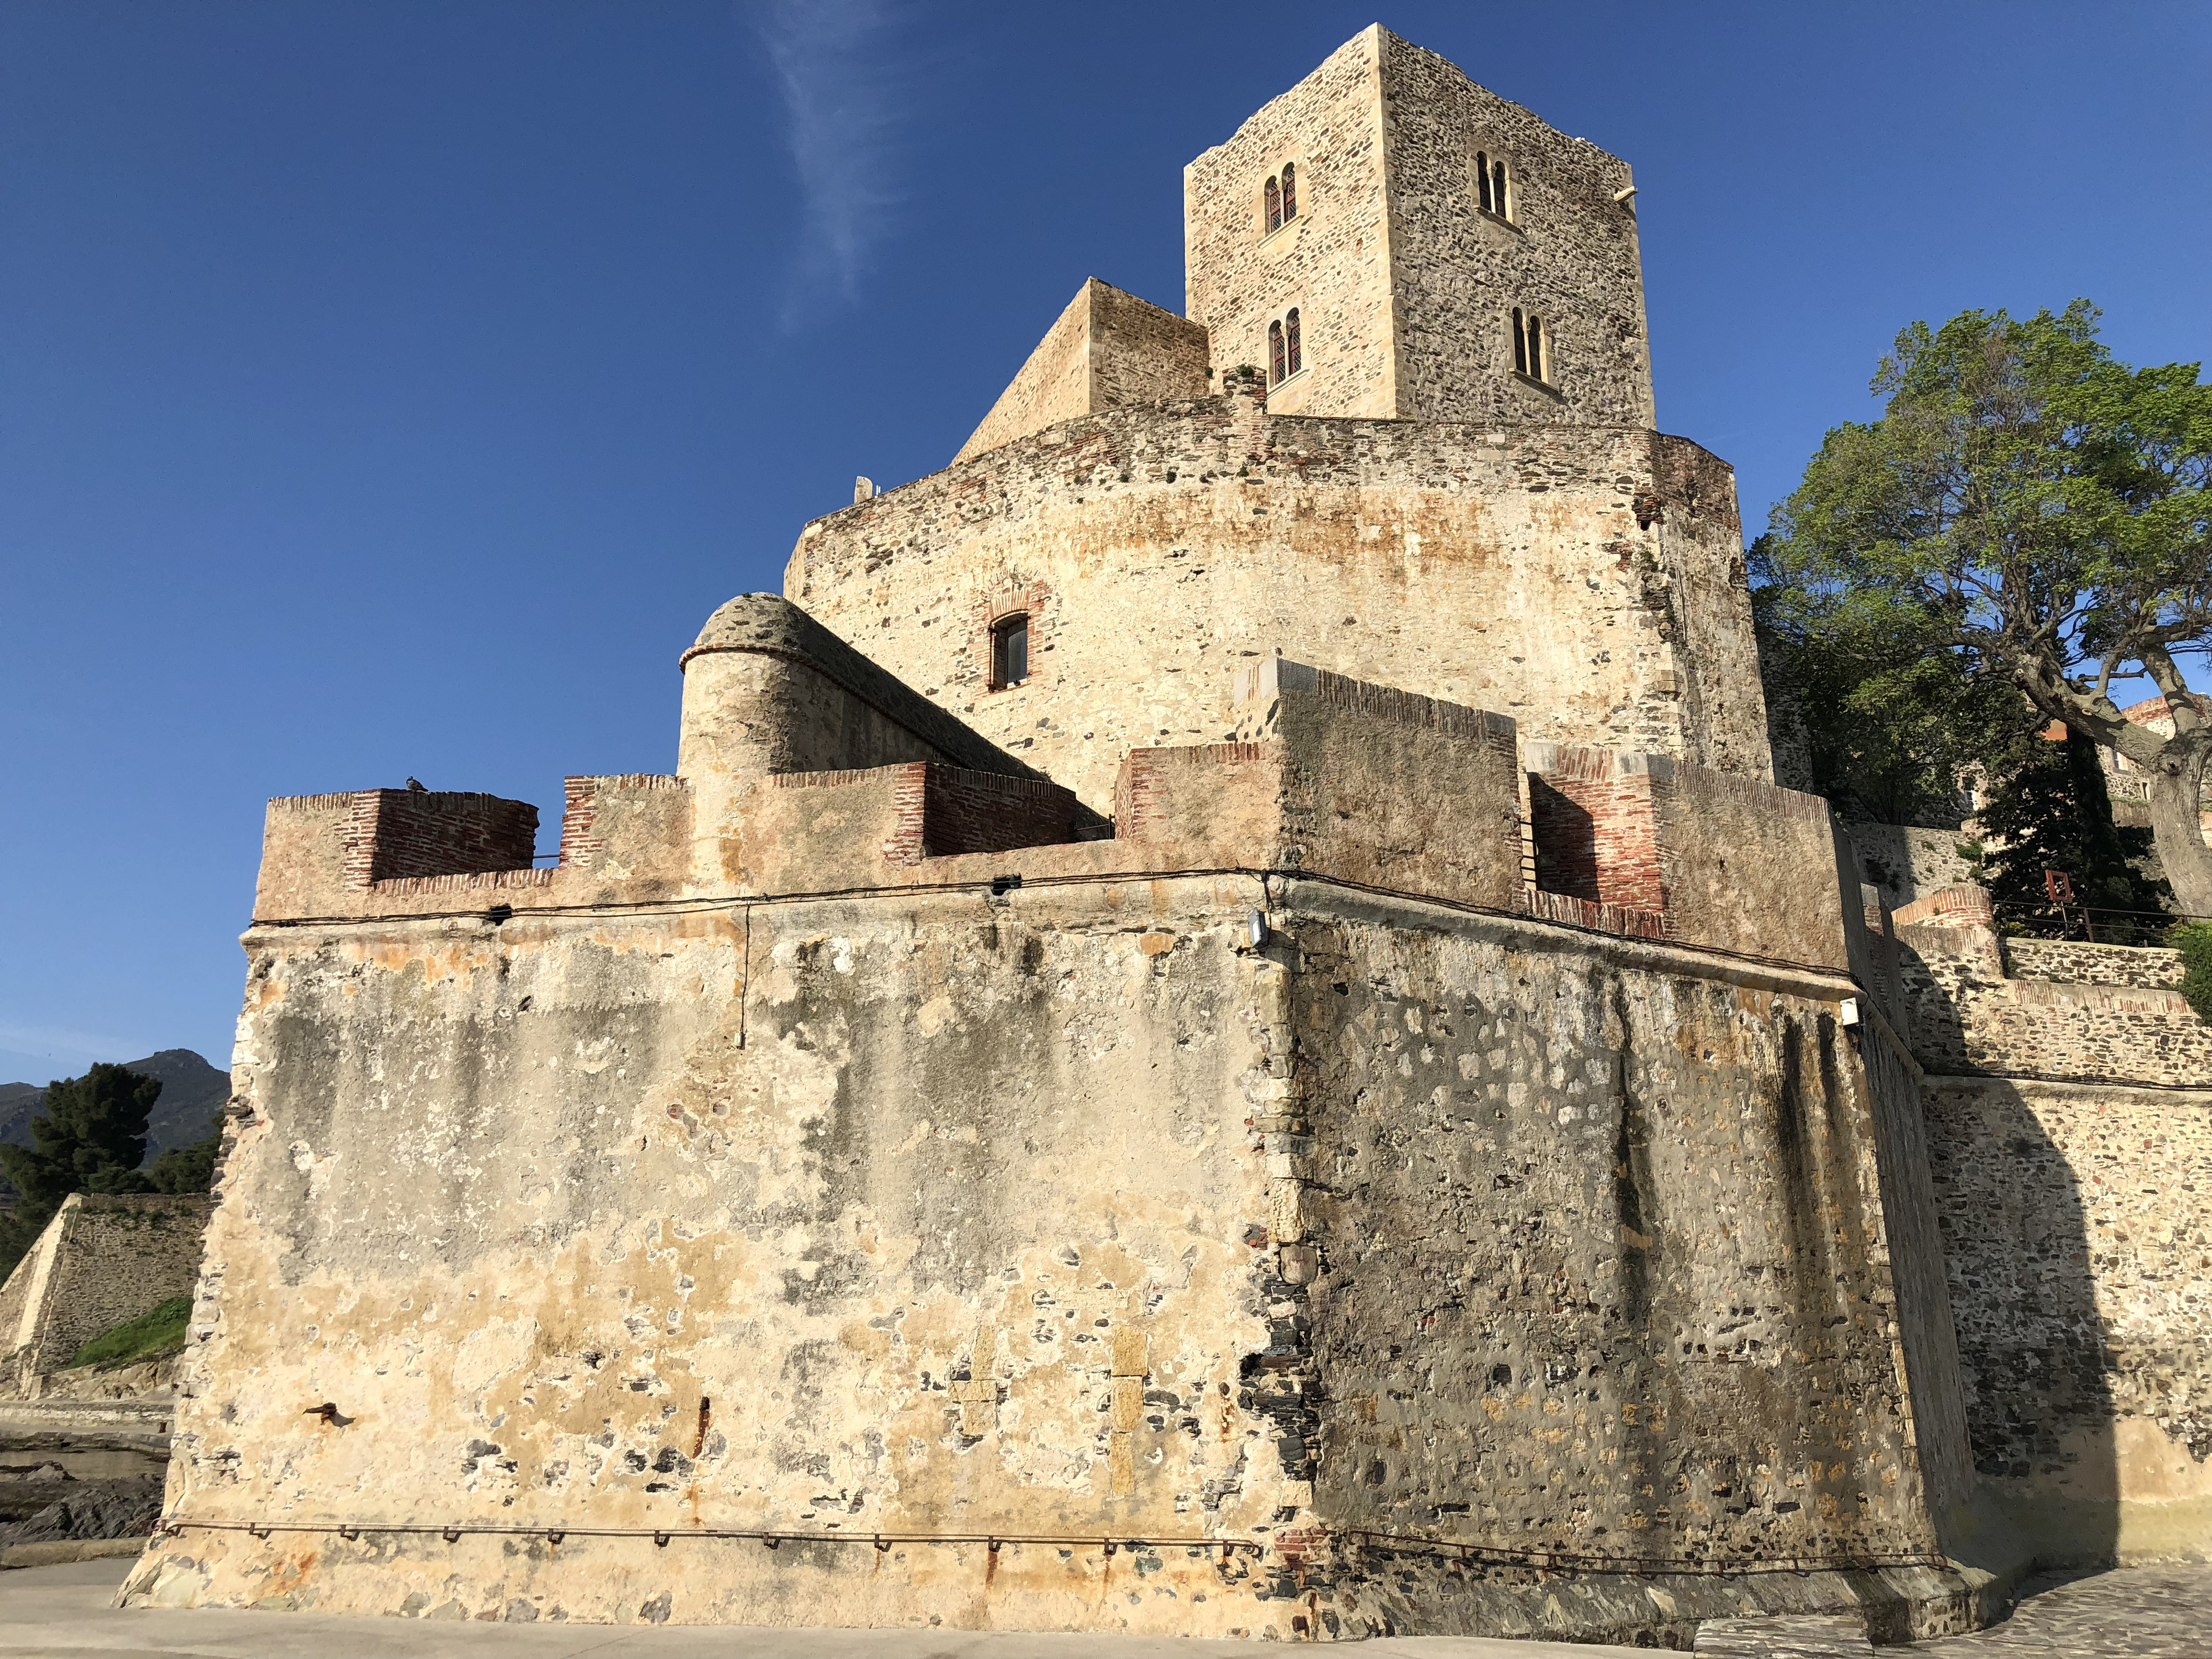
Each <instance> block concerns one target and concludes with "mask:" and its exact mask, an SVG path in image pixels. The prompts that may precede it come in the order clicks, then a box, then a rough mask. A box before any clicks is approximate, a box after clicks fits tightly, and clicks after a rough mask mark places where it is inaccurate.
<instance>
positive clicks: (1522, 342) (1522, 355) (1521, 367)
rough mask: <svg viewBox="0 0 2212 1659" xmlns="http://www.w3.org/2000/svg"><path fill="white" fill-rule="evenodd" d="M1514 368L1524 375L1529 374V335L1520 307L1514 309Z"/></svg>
mask: <svg viewBox="0 0 2212 1659" xmlns="http://www.w3.org/2000/svg"><path fill="white" fill-rule="evenodd" d="M1513 367H1514V368H1515V369H1516V371H1518V372H1519V373H1521V374H1527V373H1528V329H1527V327H1526V325H1524V324H1523V323H1522V320H1521V307H1519V306H1516V307H1513Z"/></svg>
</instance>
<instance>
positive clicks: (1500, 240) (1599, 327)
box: [1316, 30, 1654, 426]
mask: <svg viewBox="0 0 2212 1659" xmlns="http://www.w3.org/2000/svg"><path fill="white" fill-rule="evenodd" d="M1381 46H1382V54H1383V72H1382V82H1383V99H1384V108H1385V110H1386V112H1387V113H1386V118H1385V123H1384V129H1383V130H1384V132H1385V134H1386V137H1385V140H1384V154H1385V157H1386V167H1387V173H1388V178H1389V198H1390V243H1389V246H1390V255H1391V265H1392V270H1393V275H1394V277H1395V297H1396V301H1397V303H1396V307H1395V320H1396V324H1397V327H1398V328H1399V330H1400V331H1401V336H1400V342H1399V348H1398V362H1399V371H1398V413H1399V414H1400V415H1401V416H1407V417H1411V418H1413V419H1419V420H1428V421H1499V422H1519V421H1563V420H1564V421H1592V422H1598V423H1601V424H1604V425H1614V426H1650V425H1652V424H1654V417H1653V414H1652V401H1651V355H1650V341H1649V337H1648V336H1647V333H1646V331H1645V326H1644V270H1643V259H1642V254H1641V252H1640V250H1639V248H1638V240H1637V224H1636V208H1635V206H1634V203H1633V198H1630V199H1629V200H1626V201H1616V200H1614V199H1613V198H1614V197H1615V196H1616V194H1617V193H1619V192H1620V191H1624V190H1627V189H1628V188H1630V186H1631V185H1632V184H1633V183H1634V175H1633V173H1631V171H1630V170H1629V167H1628V164H1627V163H1626V162H1625V161H1621V160H1620V158H1619V157H1617V156H1613V155H1607V153H1606V152H1605V151H1603V150H1601V149H1599V148H1598V147H1597V146H1596V145H1595V144H1593V143H1590V142H1589V140H1587V139H1583V138H1571V137H1568V136H1567V135H1566V134H1565V133H1563V132H1560V131H1558V130H1557V129H1556V128H1554V127H1552V126H1550V125H1547V123H1545V122H1544V121H1542V120H1541V119H1540V118H1538V117H1537V116H1536V115H1535V114H1534V112H1531V111H1529V110H1528V109H1526V108H1524V107H1522V106H1521V105H1519V104H1516V103H1513V102H1510V100H1506V99H1504V98H1500V97H1499V96H1498V95H1497V94H1495V93H1492V92H1490V91H1487V90H1486V89H1485V88H1482V87H1479V86H1477V85H1476V84H1475V83H1474V82H1473V81H1471V80H1469V79H1468V77H1467V76H1466V75H1465V74H1463V73H1462V71H1461V70H1459V69H1458V68H1457V67H1456V66H1455V65H1454V64H1451V63H1450V62H1449V61H1448V60H1446V59H1445V58H1442V57H1439V56H1438V55H1437V53H1435V52H1429V51H1426V50H1425V49H1423V48H1422V47H1419V46H1412V45H1409V44H1408V43H1407V42H1406V41H1404V40H1400V39H1399V38H1398V37H1397V36H1396V35H1394V34H1392V33H1389V31H1387V30H1385V31H1383V34H1382V37H1381ZM1477 153H1480V154H1482V155H1486V156H1489V157H1491V158H1493V159H1498V158H1502V159H1503V160H1504V161H1505V163H1506V165H1507V167H1508V170H1509V173H1510V182H1509V186H1508V197H1509V207H1510V216H1509V217H1501V216H1498V215H1497V214H1495V213H1485V212H1483V211H1482V210H1481V207H1480V194H1479V192H1478V191H1477V190H1476V188H1475V185H1474V173H1473V164H1474V157H1475V155H1477ZM1516 307H1518V308H1519V309H1520V310H1521V311H1522V313H1523V314H1524V316H1528V315H1533V316H1537V317H1541V319H1542V320H1543V328H1544V333H1545V335H1546V336H1547V347H1546V350H1545V356H1546V358H1547V362H1546V364H1545V374H1544V384H1543V385H1541V386H1538V385H1532V384H1531V383H1530V381H1529V380H1528V378H1527V377H1525V376H1522V375H1517V374H1516V373H1515V372H1514V357H1513V337H1512V325H1511V313H1512V312H1513V310H1514V309H1515V308H1516ZM1316 412H1319V411H1316Z"/></svg>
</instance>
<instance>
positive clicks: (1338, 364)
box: [1183, 27, 1408, 417]
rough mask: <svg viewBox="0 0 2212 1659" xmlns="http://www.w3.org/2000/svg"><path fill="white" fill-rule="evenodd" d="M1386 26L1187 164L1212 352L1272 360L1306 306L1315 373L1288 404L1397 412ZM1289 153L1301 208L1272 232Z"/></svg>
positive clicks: (1202, 317)
mask: <svg viewBox="0 0 2212 1659" xmlns="http://www.w3.org/2000/svg"><path fill="white" fill-rule="evenodd" d="M1383 38H1384V37H1383V31H1382V30H1380V29H1379V28H1372V27H1370V28H1367V29H1364V30H1362V31H1361V32H1360V33H1358V34H1357V35H1355V36H1354V37H1353V38H1352V40H1348V41H1346V43H1345V44H1344V45H1343V46H1340V47H1339V48H1338V49H1337V50H1336V51H1335V52H1331V53H1330V54H1329V56H1328V59H1327V61H1325V62H1324V63H1323V64H1322V65H1321V67H1320V68H1319V69H1317V70H1315V71H1314V72H1313V73H1312V74H1311V75H1309V76H1306V78H1305V79H1304V80H1303V81H1301V82H1298V84H1297V86H1295V87H1293V88H1291V90H1290V91H1288V92H1286V93H1284V94H1282V95H1281V96H1280V97H1279V98H1275V99H1273V100H1270V101H1269V102H1268V103H1267V105H1265V106H1263V107H1262V108H1261V110H1260V111H1259V112H1257V113H1256V114H1255V115H1253V116H1252V117H1251V118H1250V119H1249V120H1247V121H1246V122H1245V123H1244V124H1243V125H1242V126H1240V127H1238V128H1237V131H1236V133H1235V134H1234V135H1233V136H1232V137H1230V138H1229V139H1228V140H1227V141H1226V142H1225V143H1221V144H1218V145H1216V146H1215V147H1214V148H1212V149H1209V150H1207V151H1206V153H1205V154H1204V155H1200V157H1199V158H1198V159H1197V160H1196V161H1193V162H1192V163H1191V164H1190V165H1189V166H1188V167H1185V168H1184V169H1183V238H1184V247H1183V270H1184V289H1185V292H1184V303H1183V314H1184V315H1185V316H1186V317H1188V318H1189V319H1191V320H1192V321H1193V322H1195V323H1199V324H1201V325H1204V326H1205V327H1206V331H1207V332H1208V334H1209V336H1210V337H1211V339H1212V362H1213V366H1214V368H1216V369H1217V370H1220V371H1227V370H1230V369H1233V368H1237V367H1238V366H1240V365H1243V364H1248V363H1249V364H1251V365H1253V366H1255V367H1257V368H1265V366H1266V364H1267V325H1268V323H1269V321H1270V320H1272V319H1275V318H1277V317H1279V316H1280V315H1281V314H1282V313H1284V312H1285V311H1286V310H1288V309H1289V308H1290V307H1292V306H1296V307H1298V310H1299V319H1300V331H1301V333H1302V335H1303V337H1304V358H1305V362H1307V364H1308V365H1309V367H1308V368H1307V369H1306V371H1305V373H1304V374H1302V375H1300V376H1297V377H1296V378H1294V379H1292V380H1287V381H1285V383H1284V384H1283V385H1282V386H1280V387H1279V388H1277V391H1276V392H1275V407H1276V410H1277V411H1278V412H1279V413H1284V414H1298V413H1305V414H1314V415H1334V416H1386V417H1387V416H1397V415H1401V414H1403V413H1407V412H1408V411H1407V410H1405V409H1404V407H1403V397H1402V393H1401V391H1400V388H1399V376H1400V374H1401V364H1400V362H1399V354H1398V352H1397V351H1396V350H1395V347H1394V337H1395V332H1396V331H1395V326H1394V324H1393V319H1392V306H1393V303H1394V301H1393V296H1392V294H1391V292H1390V279H1389V270H1390V238H1391V234H1392V231H1391V224H1390V215H1389V208H1388V206H1387V204H1386V200H1385V196H1384V188H1383V179H1384V173H1383V167H1384V163H1383V142H1384V141H1383V95H1382V84H1381V79H1380V76H1381V62H1380V56H1381V52H1382V41H1383ZM1285 161H1287V162H1290V163H1291V165H1292V166H1293V167H1295V168H1296V169H1297V196H1298V213H1297V217H1296V218H1294V219H1291V221H1289V222H1286V223H1285V225H1284V226H1283V227H1282V228H1281V229H1279V230H1278V231H1276V232H1275V233H1273V234H1272V235H1270V234H1267V218H1266V213H1265V207H1264V204H1263V201H1262V195H1261V192H1262V190H1263V188H1264V186H1265V185H1266V182H1267V178H1268V176H1269V175H1270V174H1273V173H1279V172H1280V170H1281V168H1282V166H1283V164H1284V163H1285Z"/></svg>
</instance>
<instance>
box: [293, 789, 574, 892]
mask: <svg viewBox="0 0 2212 1659" xmlns="http://www.w3.org/2000/svg"><path fill="white" fill-rule="evenodd" d="M307 799H327V798H325V797H308V798H307ZM347 799H348V801H349V811H348V815H347V818H346V823H345V826H344V828H343V831H342V833H343V836H344V842H345V856H344V870H345V884H346V885H347V886H348V887H349V888H353V889H356V890H360V889H363V888H368V887H370V886H373V885H374V884H376V883H378V882H380V881H387V880H392V879H404V878H422V877H435V876H461V875H477V874H484V873H488V872H493V871H498V872H511V871H512V872H522V871H527V870H529V868H530V861H531V858H532V854H533V852H534V851H535V849H536V847H537V842H538V809H537V808H536V807H535V806H533V805H531V804H530V803H529V802H528V801H522V800H504V799H501V798H500V797H499V796H497V795H481V794H474V793H462V792H459V791H441V790H423V789H362V790H359V791H357V792H356V793H354V794H353V795H351V796H350V797H349V798H347ZM288 804H289V803H288Z"/></svg>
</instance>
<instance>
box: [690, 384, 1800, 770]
mask: <svg viewBox="0 0 2212 1659" xmlns="http://www.w3.org/2000/svg"><path fill="white" fill-rule="evenodd" d="M1742 553H1743V550H1742V545H1741V539H1740V531H1739V528H1738V525H1737V520H1736V511H1735V492H1734V484H1733V480H1732V477H1731V475H1730V474H1729V471H1728V469H1727V467H1726V466H1725V465H1723V464H1722V463H1720V462H1717V461H1716V460H1714V459H1712V458H1711V456H1708V455H1706V454H1705V452H1703V451H1702V450H1699V449H1698V448H1697V447H1696V446H1695V445H1692V444H1687V443H1684V442H1682V441H1680V440H1677V439H1671V438H1665V437H1662V436H1659V435H1656V434H1653V433H1650V432H1648V431H1638V430H1635V429H1632V428H1606V427H1589V426H1582V427H1568V426H1549V427H1520V428H1480V427H1465V426H1447V425H1437V424H1431V423H1427V422H1402V421H1352V420H1320V419H1311V418H1284V417H1279V416H1267V414H1265V413H1264V412H1263V411H1262V410H1261V408H1259V407H1258V406H1256V405H1255V404H1254V403H1253V402H1252V401H1251V399H1250V398H1249V397H1247V396H1245V395H1243V394H1242V393H1232V394H1231V395H1230V396H1227V397H1225V398H1218V399H1206V400H1202V401H1199V402H1193V403H1187V404H1168V405H1164V406H1163V407H1160V408H1157V409H1146V410H1113V411H1109V412H1108V413H1105V414H1102V415H1094V416H1087V417H1085V418H1084V419H1081V420H1078V421H1073V422H1065V423H1063V424H1061V425H1060V426H1056V427H1053V428H1048V430H1046V431H1043V432H1040V433H1036V434H1034V435H1030V436H1029V437H1026V438H1024V439H1021V440H1019V441H1015V442H1012V443H1009V444H1006V445H1004V446H1002V447H999V448H997V449H994V450H992V451H991V452H989V453H986V454H982V455H978V456H975V458H973V459H969V460H968V461H965V462H963V463H962V464H960V465H957V466H954V467H951V468H949V469H948V470H946V471H944V472H940V473H937V474H934V475H933V476H932V477H927V478H924V479H921V480H920V481H919V482H917V483H911V484H908V485H906V486H904V487H903V488H902V489H895V490H891V491H889V492H887V493H886V494H884V495H878V496H876V497H874V498H873V499H872V500H870V501H862V502H859V503H856V504H855V505H854V506H853V507H848V508H847V509H845V510H843V511H842V512H839V513H833V514H831V515H830V516H829V517H828V518H825V519H820V520H816V521H815V522H814V523H813V524H811V525H809V526H807V527H806V529H805V532H803V533H802V534H801V536H800V538H799V544H798V546H797V548H796V549H795V550H794V551H793V554H792V556H791V562H790V563H789V565H788V567H787V569H786V572H785V577H784V591H785V593H786V595H787V598H789V599H791V600H793V602H794V603H795V604H798V605H803V606H805V607H806V608H807V609H808V610H809V611H811V612H813V613H814V614H815V615H816V616H817V617H820V618H821V620H822V621H823V623H826V624H827V625H828V626H829V628H831V629H835V630H836V631H837V632H839V633H840V634H842V635H845V636H846V637H848V638H849V639H852V640H854V641H857V642H859V643H860V644H861V645H862V646H864V647H866V651H867V653H868V654H869V656H870V657H872V658H873V659H875V660H876V661H878V662H880V663H881V664H883V665H884V666H885V667H886V668H887V669H889V670H890V671H891V672H893V673H895V674H896V675H897V676H898V677H899V678H901V679H902V680H903V681H904V682H906V683H907V684H909V685H911V686H913V687H914V688H915V690H917V691H918V692H920V693H921V695H922V696H926V697H927V698H929V699H931V700H933V702H938V703H940V704H942V705H943V706H944V707H945V708H946V709H948V710H949V711H951V714H954V715H956V716H957V717H958V719H959V720H962V721H963V722H965V723H966V724H967V725H968V726H970V727H972V728H973V729H974V730H975V732H979V733H981V735H982V736H983V737H985V738H988V739H989V740H990V741H991V742H993V743H994V744H998V745H1000V747H1002V748H1003V749H1004V750H1006V751H1007V752H1008V753H1010V754H1012V755H1013V756H1015V757H1017V758H1018V759H1020V760H1021V761H1023V762H1025V763H1029V764H1030V765H1033V766H1036V767H1037V768H1039V769H1042V771H1044V772H1046V773H1048V774H1049V775H1051V776H1052V778H1053V779H1054V781H1057V782H1060V783H1062V784H1065V785H1066V786H1067V787H1069V788H1072V789H1073V790H1074V791H1075V792H1076V793H1077V794H1078V795H1079V797H1080V798H1081V799H1083V801H1084V802H1085V805H1088V806H1090V807H1091V808H1092V809H1094V810H1095V811H1100V812H1102V813H1103V812H1105V811H1110V810H1111V801H1112V789H1113V783H1114V779H1115V775H1116V774H1117V772H1118V771H1119V769H1120V765H1121V757H1122V755H1124V754H1125V753H1127V751H1129V750H1133V749H1138V748H1145V747H1152V746H1159V745H1164V744H1166V745H1173V744H1194V743H1206V742H1216V741H1220V740H1223V739H1224V738H1227V737H1228V736H1229V735H1230V733H1229V732H1228V730H1227V729H1226V726H1225V722H1224V721H1223V720H1222V714H1221V711H1222V710H1223V708H1225V704H1226V701H1227V697H1228V693H1229V690H1230V684H1231V679H1232V677H1233V675H1234V674H1235V672H1236V671H1238V670H1239V669H1241V668H1243V667H1246V666H1248V665H1249V664H1250V662H1251V660H1252V659H1253V658H1254V657H1255V656H1267V655H1273V654H1275V653H1281V654H1283V655H1285V656H1288V657H1291V658H1293V659H1297V660H1300V661H1305V662H1311V663H1315V664H1317V665H1322V666H1325V667H1328V668H1332V669H1334V670H1335V671H1339V672H1340V673H1344V674H1346V675H1349V676H1352V677H1353V678H1359V679H1363V680H1368V681H1373V682H1376V683H1379V684H1385V685H1395V686H1400V687H1403V688H1404V689H1405V690H1408V691H1413V692H1418V693H1420V694H1422V695H1425V696H1431V697H1435V698H1437V699H1439V700H1442V701H1444V702H1455V703H1459V704H1462V705H1464V706H1466V707H1468V708H1492V709H1496V710H1498V712H1499V713H1501V714H1506V715H1508V716H1510V717H1511V718H1512V719H1513V720H1516V722H1518V724H1519V726H1520V728H1521V731H1522V736H1523V737H1524V738H1537V739H1546V740H1554V741H1561V742H1569V743H1580V744H1596V745H1600V746H1603V747H1607V748H1615V749H1625V750H1636V751H1638V752H1642V753H1656V754H1665V755H1672V756H1675V757H1679V758H1681V759H1684V760H1689V761H1693V762H1696V763H1699V764H1701V765H1705V766H1710V767H1713V768H1716V769H1719V770H1722V771H1728V772H1736V773H1741V774H1742V775H1746V776H1748V777H1753V778H1760V779H1764V778H1765V777H1766V776H1768V775H1769V773H1768V766H1769V762H1768V750H1767V741H1766V734H1765V703H1764V701H1763V697H1762V694H1761V692H1760V690H1759V678H1758V671H1757V649H1756V646H1755V644H1754V642H1753V638H1752V631H1751V611H1750V597H1749V589H1748V587H1747V586H1746V584H1745V577H1744V566H1743V556H1742ZM1008 595H1012V596H1016V597H1013V598H1012V599H1008V598H1006V597H1005V596H1008ZM1009 610H1021V611H1024V612H1025V613H1026V614H1028V615H1029V617H1030V676H1029V678H1027V679H1026V680H1025V681H1024V682H1023V683H1022V684H1018V685H1015V686H1012V687H994V684H993V683H992V677H991V668H990V660H989V653H988V650H987V637H988V629H989V627H990V625H991V623H993V622H994V620H996V619H998V618H999V617H1001V616H1003V615H1004V614H1006V611H1009ZM885 758H886V759H889V758H920V757H885ZM687 770H688V769H687Z"/></svg>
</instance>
